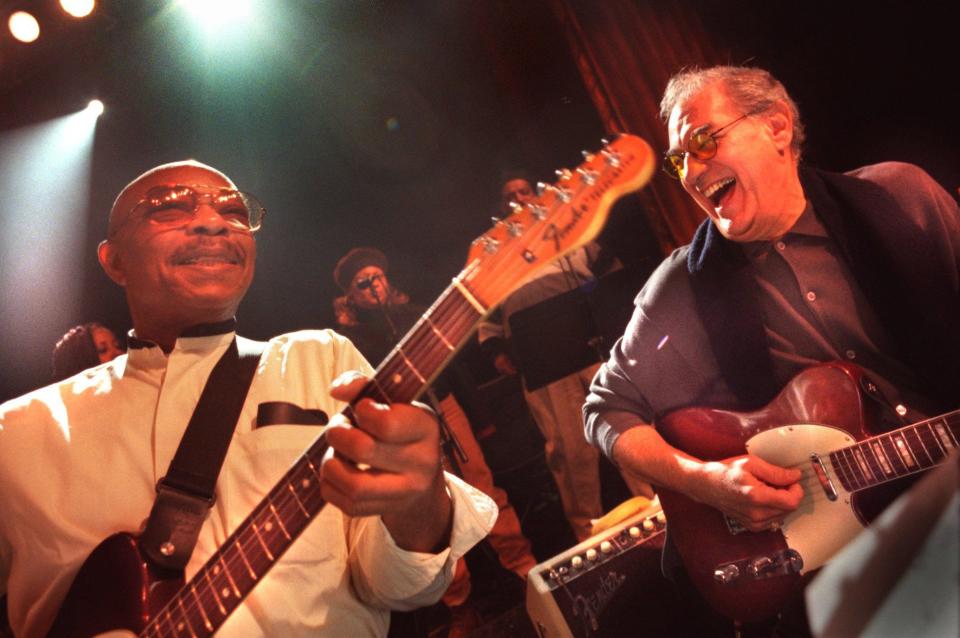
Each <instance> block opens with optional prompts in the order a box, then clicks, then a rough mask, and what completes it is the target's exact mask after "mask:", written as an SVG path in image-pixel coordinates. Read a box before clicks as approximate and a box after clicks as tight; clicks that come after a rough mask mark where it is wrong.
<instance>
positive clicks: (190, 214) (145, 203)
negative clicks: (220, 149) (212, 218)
mask: <svg viewBox="0 0 960 638" xmlns="http://www.w3.org/2000/svg"><path fill="white" fill-rule="evenodd" d="M200 204H207V205H208V206H211V207H212V208H213V209H214V210H216V211H217V213H219V214H220V216H221V217H223V219H224V221H226V222H227V224H229V225H230V226H232V227H234V228H236V229H237V230H243V231H247V232H250V233H255V232H257V231H258V230H260V226H261V224H262V223H263V217H264V215H265V214H266V212H267V211H266V210H265V209H264V207H263V205H262V204H260V202H259V201H258V200H257V198H256V197H254V196H253V195H251V194H249V193H244V192H241V191H238V190H234V189H232V188H217V187H210V186H197V185H184V184H165V185H163V186H154V187H153V188H151V189H150V190H148V191H147V192H146V194H145V195H144V197H143V199H141V200H140V201H139V202H138V203H137V205H136V206H134V208H133V211H134V212H139V214H140V215H142V216H143V218H144V219H146V220H148V221H149V222H150V223H151V224H155V225H157V226H162V227H164V228H171V229H172V228H179V227H181V226H186V225H187V224H189V223H190V222H191V221H192V220H193V218H194V216H195V215H196V213H197V209H198V208H199V207H200Z"/></svg>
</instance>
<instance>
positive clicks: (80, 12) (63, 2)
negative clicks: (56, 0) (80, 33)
mask: <svg viewBox="0 0 960 638" xmlns="http://www.w3.org/2000/svg"><path fill="white" fill-rule="evenodd" d="M96 4H97V3H96V0H60V6H61V7H63V10H64V11H66V12H67V13H69V14H70V15H72V16H73V17H74V18H86V17H87V16H88V15H90V14H91V13H92V12H93V8H94V7H95V6H96Z"/></svg>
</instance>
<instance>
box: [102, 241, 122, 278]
mask: <svg viewBox="0 0 960 638" xmlns="http://www.w3.org/2000/svg"><path fill="white" fill-rule="evenodd" d="M97 259H99V260H100V266H101V267H102V268H103V271H104V272H105V273H107V276H108V277H110V279H112V280H113V281H114V282H115V283H116V284H118V285H120V286H125V285H126V284H127V276H126V273H125V272H124V270H123V262H122V260H121V259H120V251H119V250H117V245H116V244H114V243H113V242H112V241H110V240H109V239H104V240H103V241H102V242H100V245H99V246H97Z"/></svg>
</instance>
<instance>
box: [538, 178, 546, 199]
mask: <svg viewBox="0 0 960 638" xmlns="http://www.w3.org/2000/svg"><path fill="white" fill-rule="evenodd" d="M545 190H547V185H546V184H545V183H544V182H537V197H540V196H541V195H543V192H544V191H545Z"/></svg>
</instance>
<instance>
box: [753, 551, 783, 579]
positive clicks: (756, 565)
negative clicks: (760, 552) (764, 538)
mask: <svg viewBox="0 0 960 638" xmlns="http://www.w3.org/2000/svg"><path fill="white" fill-rule="evenodd" d="M775 567H776V565H774V563H773V559H772V558H770V557H769V556H761V557H760V558H754V559H753V560H752V561H750V564H749V565H748V566H747V571H748V572H750V575H751V576H753V577H754V578H758V577H760V576H763V575H764V574H766V573H767V572H769V571H770V570H771V569H774V568H775Z"/></svg>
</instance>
